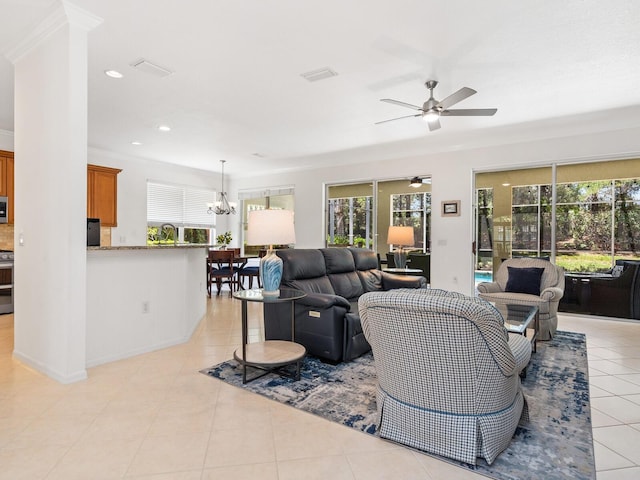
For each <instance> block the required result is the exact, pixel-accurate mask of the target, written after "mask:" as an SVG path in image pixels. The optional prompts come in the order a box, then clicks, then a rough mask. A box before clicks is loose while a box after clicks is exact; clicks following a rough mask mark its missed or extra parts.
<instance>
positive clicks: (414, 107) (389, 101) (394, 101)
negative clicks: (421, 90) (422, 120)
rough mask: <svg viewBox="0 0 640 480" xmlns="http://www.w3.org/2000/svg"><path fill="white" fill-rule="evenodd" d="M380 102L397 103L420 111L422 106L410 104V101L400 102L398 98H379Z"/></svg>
mask: <svg viewBox="0 0 640 480" xmlns="http://www.w3.org/2000/svg"><path fill="white" fill-rule="evenodd" d="M380 101H381V102H386V103H391V104H393V105H399V106H400V107H407V108H413V109H414V110H420V111H422V107H418V106H417V105H411V104H410V103H404V102H400V101H398V100H392V99H391V98H381V99H380Z"/></svg>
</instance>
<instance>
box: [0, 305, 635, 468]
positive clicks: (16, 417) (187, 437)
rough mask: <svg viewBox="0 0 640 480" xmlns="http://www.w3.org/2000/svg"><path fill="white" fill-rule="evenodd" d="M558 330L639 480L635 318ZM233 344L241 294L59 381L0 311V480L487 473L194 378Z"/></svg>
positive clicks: (607, 442)
mask: <svg viewBox="0 0 640 480" xmlns="http://www.w3.org/2000/svg"><path fill="white" fill-rule="evenodd" d="M250 307H251V308H252V309H253V310H251V311H250V315H251V317H252V320H251V322H250V323H251V325H250V328H251V332H250V334H251V336H252V337H253V338H254V339H257V338H260V337H261V335H262V334H263V332H262V327H261V324H262V321H261V315H260V312H259V310H258V307H259V305H257V304H256V305H255V307H254V306H250ZM560 329H564V330H572V331H581V332H585V333H586V334H587V339H588V340H587V342H588V349H589V365H590V382H591V397H592V404H591V406H592V416H593V427H594V428H593V434H594V439H595V442H594V445H595V453H596V466H597V470H598V479H599V480H609V479H614V478H615V479H616V480H620V479H622V480H625V479H638V478H640V449H639V448H638V445H640V322H638V323H631V322H622V321H612V320H602V319H597V318H590V317H578V316H568V315H563V316H562V317H561V319H560ZM239 342H240V302H238V301H235V300H232V299H229V298H228V297H227V296H226V295H222V296H220V297H214V298H213V299H211V300H209V302H208V309H207V314H206V317H205V319H204V320H203V321H202V322H201V324H200V325H199V327H198V329H197V331H196V332H195V334H194V336H193V338H192V339H191V340H190V341H189V342H188V343H186V344H184V345H179V346H175V347H172V348H167V349H164V350H160V351H157V352H152V353H148V354H145V355H140V356H137V357H133V358H130V359H126V360H122V361H118V362H114V363H110V364H107V365H103V366H99V367H95V368H92V369H90V370H89V378H88V380H86V381H83V382H78V383H75V384H72V385H60V384H58V383H56V382H55V381H53V380H51V379H49V378H47V377H45V376H43V375H41V374H39V373H37V372H34V371H33V370H31V369H29V368H26V367H25V366H24V365H22V364H20V363H19V362H17V361H15V360H13V359H12V357H11V352H12V350H13V319H12V316H11V315H3V316H0V466H1V468H0V479H10V480H20V479H25V480H26V479H28V480H36V479H47V480H54V479H64V480H74V479H83V480H85V479H104V480H111V479H120V478H126V479H147V480H169V479H171V480H174V479H175V480H196V479H203V480H204V479H226V478H234V479H237V480H242V479H256V478H260V479H267V480H270V479H280V480H287V479H303V478H304V479H316V478H317V479H326V478H331V479H333V480H342V479H344V480H353V479H368V480H374V479H383V478H393V479H432V480H435V479H444V478H446V479H453V480H456V479H480V478H485V477H480V476H478V475H475V474H473V473H470V472H467V471H465V470H463V469H460V468H457V467H454V466H451V465H449V464H448V463H445V462H441V461H437V460H435V459H433V458H431V457H429V456H427V455H422V454H419V453H416V452H413V451H411V450H408V449H405V448H402V447H399V446H397V445H394V444H391V443H389V442H386V441H383V440H380V439H377V438H375V437H373V436H370V435H366V434H362V433H359V432H356V431H353V430H351V429H349V428H347V427H343V426H341V425H337V424H334V423H331V422H328V421H325V420H323V419H321V418H319V417H316V416H313V415H310V414H307V413H304V412H301V411H299V410H296V409H293V408H290V407H286V406H284V405H281V404H278V403H276V402H272V401H269V400H267V399H264V398H262V397H260V396H258V395H254V394H251V393H247V392H245V391H243V390H241V389H238V388H234V387H230V386H228V385H226V384H224V383H222V382H219V381H216V380H214V379H211V378H208V377H206V376H205V375H202V374H200V373H198V370H200V369H202V368H205V367H208V366H211V365H214V364H216V363H219V362H221V361H224V360H227V359H229V358H231V357H232V354H233V351H234V349H235V348H236V347H237V346H238V345H239Z"/></svg>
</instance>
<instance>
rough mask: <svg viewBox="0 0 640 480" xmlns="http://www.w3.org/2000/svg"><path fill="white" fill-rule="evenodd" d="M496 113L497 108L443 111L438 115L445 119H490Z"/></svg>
mask: <svg viewBox="0 0 640 480" xmlns="http://www.w3.org/2000/svg"><path fill="white" fill-rule="evenodd" d="M497 111H498V109H497V108H457V109H455V110H443V111H441V112H440V115H443V116H445V117H490V116H491V115H494V114H495V113H496V112H497Z"/></svg>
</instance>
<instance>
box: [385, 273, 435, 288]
mask: <svg viewBox="0 0 640 480" xmlns="http://www.w3.org/2000/svg"><path fill="white" fill-rule="evenodd" d="M426 286H427V280H426V279H425V278H424V277H414V276H411V275H395V274H393V273H387V272H382V289H383V290H393V289H395V288H425V287H426Z"/></svg>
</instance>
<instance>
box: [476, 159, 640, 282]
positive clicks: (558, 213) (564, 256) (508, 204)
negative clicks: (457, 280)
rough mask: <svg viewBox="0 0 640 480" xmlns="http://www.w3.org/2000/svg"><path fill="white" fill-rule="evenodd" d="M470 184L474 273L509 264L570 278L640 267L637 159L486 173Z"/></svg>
mask: <svg viewBox="0 0 640 480" xmlns="http://www.w3.org/2000/svg"><path fill="white" fill-rule="evenodd" d="M554 177H555V181H554ZM475 182H476V192H475V230H476V232H475V237H476V238H475V241H476V270H477V271H495V270H497V268H498V266H499V264H500V263H501V262H502V261H503V260H504V259H505V258H509V257H512V256H514V257H515V256H520V257H522V256H531V257H546V258H550V259H552V260H554V261H555V262H556V263H557V264H558V265H560V266H562V267H564V269H565V270H566V271H568V272H604V271H608V270H610V269H611V268H612V266H613V265H614V263H615V260H617V259H631V260H640V160H639V159H633V160H620V161H610V162H594V163H582V164H570V165H558V166H556V167H544V168H536V169H520V170H509V171H500V172H483V173H477V174H476V176H475ZM554 195H555V198H554ZM554 219H555V220H554Z"/></svg>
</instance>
